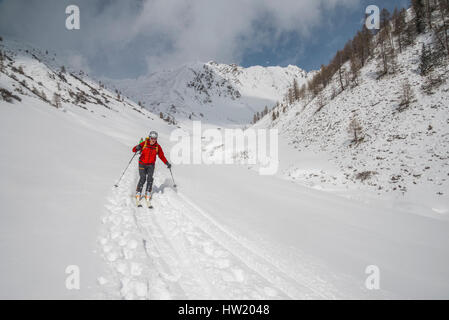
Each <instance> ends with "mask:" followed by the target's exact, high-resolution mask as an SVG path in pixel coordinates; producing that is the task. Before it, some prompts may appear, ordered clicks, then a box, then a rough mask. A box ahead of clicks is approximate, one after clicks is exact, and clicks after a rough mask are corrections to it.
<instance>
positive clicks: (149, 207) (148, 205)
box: [145, 196, 153, 209]
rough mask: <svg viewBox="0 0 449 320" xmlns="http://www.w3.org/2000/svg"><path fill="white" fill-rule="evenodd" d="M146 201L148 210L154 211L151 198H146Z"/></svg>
mask: <svg viewBox="0 0 449 320" xmlns="http://www.w3.org/2000/svg"><path fill="white" fill-rule="evenodd" d="M145 201H146V202H147V207H148V209H153V205H152V204H151V196H150V197H149V196H146V197H145Z"/></svg>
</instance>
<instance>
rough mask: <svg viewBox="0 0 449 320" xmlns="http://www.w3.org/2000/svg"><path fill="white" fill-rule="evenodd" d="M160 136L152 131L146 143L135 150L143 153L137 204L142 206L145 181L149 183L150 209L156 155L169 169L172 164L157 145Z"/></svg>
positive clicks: (134, 149) (146, 198)
mask: <svg viewBox="0 0 449 320" xmlns="http://www.w3.org/2000/svg"><path fill="white" fill-rule="evenodd" d="M157 138H158V134H157V132H156V131H151V132H150V135H149V137H148V138H146V139H145V141H143V142H141V143H139V144H138V145H137V146H135V147H134V148H133V152H138V151H141V154H140V158H139V175H140V180H139V183H138V184H137V189H136V202H137V205H138V206H140V200H141V199H142V189H143V185H144V184H145V181H146V182H147V186H146V193H145V200H146V201H147V204H148V206H149V207H150V199H151V191H152V188H153V173H154V165H155V163H156V155H157V156H158V157H159V158H160V159H161V160H162V162H164V163H165V165H166V166H167V168H168V169H170V168H171V164H170V163H169V162H168V161H167V159H166V158H165V155H164V151H162V148H161V146H160V145H159V144H158V143H157Z"/></svg>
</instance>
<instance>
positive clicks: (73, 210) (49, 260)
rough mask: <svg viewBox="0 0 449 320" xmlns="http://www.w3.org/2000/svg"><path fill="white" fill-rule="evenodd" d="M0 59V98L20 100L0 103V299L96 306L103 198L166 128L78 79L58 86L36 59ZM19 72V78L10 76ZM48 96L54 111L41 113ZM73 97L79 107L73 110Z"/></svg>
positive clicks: (14, 54)
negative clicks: (71, 283) (135, 150)
mask: <svg viewBox="0 0 449 320" xmlns="http://www.w3.org/2000/svg"><path fill="white" fill-rule="evenodd" d="M0 50H2V52H3V53H4V54H6V55H7V57H8V58H7V61H6V68H5V70H4V72H0V88H1V89H2V90H7V91H8V92H10V93H11V94H13V95H14V96H16V97H17V99H20V101H19V100H17V99H16V98H6V99H7V100H10V101H11V102H7V101H5V100H3V99H2V98H0V113H1V115H0V128H1V129H0V145H1V146H2V148H1V151H0V153H1V155H0V159H1V161H0V176H1V179H0V203H1V205H0V212H1V223H0V229H1V230H0V239H1V240H0V255H1V256H2V259H1V263H0V270H1V276H0V287H1V290H0V297H2V298H89V297H90V298H92V297H96V296H98V289H97V288H96V278H97V277H98V275H99V274H101V272H102V270H103V269H104V268H105V265H104V264H103V262H102V261H101V258H100V256H99V255H98V254H96V253H95V252H94V251H95V250H96V246H97V245H96V238H97V234H98V230H99V228H100V225H101V216H102V215H103V214H104V212H105V209H104V202H105V197H106V195H107V194H108V193H109V192H110V190H111V187H112V185H113V184H114V183H115V182H116V180H117V179H118V177H119V174H120V173H121V171H122V170H123V169H124V167H125V165H126V163H127V162H128V160H129V159H130V157H131V152H130V148H131V147H132V146H133V145H135V144H136V142H137V141H136V140H137V139H139V138H140V137H141V136H144V135H146V134H148V132H149V130H151V129H157V130H159V131H160V132H161V134H164V132H165V133H167V132H169V127H168V125H167V124H166V123H165V122H162V121H160V120H159V119H158V118H157V117H155V116H154V115H152V114H151V113H149V112H148V111H146V110H144V109H142V110H141V108H140V107H138V106H137V105H136V104H135V103H133V102H131V101H129V100H124V101H118V100H117V99H116V96H115V94H113V93H112V92H110V91H108V90H106V89H103V88H100V87H99V86H98V84H96V83H94V82H92V81H90V80H89V79H88V78H84V80H78V79H77V78H75V77H77V75H75V76H72V75H70V74H68V73H66V74H65V75H64V78H65V79H66V82H65V81H63V80H62V79H61V78H60V77H59V76H58V73H59V72H58V71H56V70H55V69H53V68H54V67H52V66H51V65H47V64H45V63H43V62H40V61H44V58H45V56H46V54H45V53H44V52H40V51H38V50H33V49H31V48H30V47H29V46H24V45H22V44H18V43H14V42H9V41H6V40H5V41H3V42H0ZM25 50H28V53H27V52H26V51H25ZM33 55H34V57H33ZM38 59H39V60H38ZM56 65H57V62H55V66H56ZM19 67H22V69H23V74H20V73H19V72H16V71H14V70H13V68H15V70H17V69H18V68H19ZM13 78H16V79H17V81H16V80H14V79H13ZM24 80H25V84H26V87H25V86H24V85H22V84H20V82H22V83H23V81H24ZM39 83H40V84H39ZM58 83H59V88H60V90H58ZM33 87H35V88H38V92H39V94H40V95H41V92H44V93H45V96H46V97H48V100H50V101H49V102H48V101H44V100H43V99H42V98H40V97H38V96H37V95H36V94H34V93H32V92H31V91H30V90H29V89H31V90H33ZM2 92H6V91H2ZM54 92H59V94H60V96H61V100H62V102H61V106H60V108H59V109H57V108H55V107H54V106H53V105H51V99H52V96H53V93H54ZM81 92H84V94H83V95H82V96H83V97H84V99H83V100H82V101H83V102H81V101H80V102H75V100H76V96H75V94H76V93H78V94H81ZM94 92H95V93H94ZM96 99H99V101H101V103H99V102H98V101H97V100H96ZM68 265H78V266H79V267H80V271H81V290H80V291H77V290H74V291H69V290H67V289H66V287H65V280H66V277H67V276H68V275H66V274H65V269H66V267H67V266H68Z"/></svg>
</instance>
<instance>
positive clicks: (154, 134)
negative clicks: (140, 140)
mask: <svg viewBox="0 0 449 320" xmlns="http://www.w3.org/2000/svg"><path fill="white" fill-rule="evenodd" d="M149 137H150V138H154V139H157V137H158V135H157V132H156V131H151V132H150V135H149Z"/></svg>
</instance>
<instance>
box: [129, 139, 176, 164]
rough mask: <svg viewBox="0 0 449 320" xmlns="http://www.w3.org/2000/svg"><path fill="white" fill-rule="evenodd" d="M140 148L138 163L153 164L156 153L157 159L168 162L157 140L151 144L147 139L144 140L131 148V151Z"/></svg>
mask: <svg viewBox="0 0 449 320" xmlns="http://www.w3.org/2000/svg"><path fill="white" fill-rule="evenodd" d="M140 150H142V153H141V155H140V158H139V163H141V164H154V163H155V162H156V155H157V156H159V159H161V160H162V162H164V163H165V164H167V163H168V161H167V159H166V158H165V155H164V151H162V148H161V146H160V145H159V144H158V143H157V142H156V143H155V144H153V145H151V144H150V141H149V140H145V141H144V142H142V143H140V144H138V145H137V146H135V147H134V148H133V152H137V151H140Z"/></svg>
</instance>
